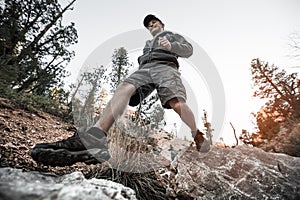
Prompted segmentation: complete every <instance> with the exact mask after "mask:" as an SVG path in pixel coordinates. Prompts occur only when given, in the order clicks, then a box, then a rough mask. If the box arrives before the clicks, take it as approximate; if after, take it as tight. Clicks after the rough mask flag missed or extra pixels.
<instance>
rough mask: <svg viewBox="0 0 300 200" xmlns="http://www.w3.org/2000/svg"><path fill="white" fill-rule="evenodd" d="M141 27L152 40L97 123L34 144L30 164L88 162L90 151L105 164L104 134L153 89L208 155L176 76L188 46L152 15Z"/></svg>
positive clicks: (105, 141)
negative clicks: (68, 136)
mask: <svg viewBox="0 0 300 200" xmlns="http://www.w3.org/2000/svg"><path fill="white" fill-rule="evenodd" d="M143 24H144V26H145V27H146V28H147V29H148V30H149V32H150V34H151V35H152V36H153V38H152V40H148V41H146V45H145V47H144V49H143V55H141V56H140V57H139V58H138V63H139V69H138V70H137V71H135V72H134V73H132V74H131V75H130V76H129V77H128V78H126V79H125V80H124V82H123V83H121V84H120V85H119V86H118V87H117V89H116V91H115V93H114V95H113V97H112V99H111V100H110V101H109V103H108V104H107V106H106V108H105V110H104V112H103V114H102V116H101V118H100V119H99V121H98V122H97V123H96V124H95V125H94V126H93V127H92V128H90V129H89V130H87V131H86V132H76V133H75V134H74V136H72V137H70V138H67V139H65V140H62V141H58V142H53V143H42V144H36V145H35V146H34V148H33V149H32V150H31V156H32V157H33V159H34V160H36V161H37V162H41V163H43V164H49V165H58V166H66V165H71V164H73V163H75V162H79V161H84V162H85V161H87V160H89V159H91V157H92V156H93V155H91V154H90V153H89V152H88V150H91V149H97V150H98V153H97V159H98V160H99V161H105V160H108V159H109V158H110V155H109V151H108V145H107V132H108V131H109V129H110V127H111V126H112V125H113V123H114V122H115V120H116V119H117V118H118V117H119V116H120V115H122V114H123V112H124V111H125V109H126V107H127V105H128V104H129V105H130V106H137V105H138V104H140V103H141V101H142V100H143V99H144V98H146V97H147V96H148V95H149V94H150V93H151V92H152V91H154V90H155V89H156V90H157V93H158V96H159V98H160V101H161V103H162V106H163V107H164V108H166V109H173V110H174V111H175V112H176V113H177V114H178V115H179V116H180V117H181V119H182V121H183V122H184V123H185V124H186V125H187V126H188V127H189V128H190V129H191V133H192V136H193V138H194V141H195V143H196V148H197V150H198V151H200V152H208V151H209V149H210V146H209V142H208V141H207V140H206V139H205V138H204V137H203V133H201V132H200V131H199V129H197V126H196V122H195V117H194V114H193V112H192V111H191V109H190V108H189V106H188V105H187V104H186V90H185V88H184V86H183V84H182V80H181V77H180V73H179V72H178V68H179V63H178V60H177V59H178V57H183V58H188V57H190V56H191V55H192V54H193V47H192V45H191V44H190V43H189V42H188V41H187V40H186V39H185V38H184V37H183V36H181V35H179V34H176V33H173V32H170V31H165V30H164V27H165V25H164V23H163V22H162V21H161V20H160V19H159V18H157V17H156V16H154V15H152V14H149V15H147V16H146V17H145V18H144V21H143ZM112 137H113V136H112ZM49 157H50V159H49Z"/></svg>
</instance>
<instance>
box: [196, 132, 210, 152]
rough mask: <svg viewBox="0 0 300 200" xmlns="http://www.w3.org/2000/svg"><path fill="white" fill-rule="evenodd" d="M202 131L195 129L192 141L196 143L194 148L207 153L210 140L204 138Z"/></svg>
mask: <svg viewBox="0 0 300 200" xmlns="http://www.w3.org/2000/svg"><path fill="white" fill-rule="evenodd" d="M203 135H204V133H202V132H200V131H199V130H197V132H196V134H195V135H194V141H195V143H196V148H197V150H198V151H200V152H202V153H207V152H209V150H210V142H209V141H208V140H207V139H205V138H204V136H203Z"/></svg>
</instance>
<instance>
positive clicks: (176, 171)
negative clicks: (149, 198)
mask: <svg viewBox="0 0 300 200" xmlns="http://www.w3.org/2000/svg"><path fill="white" fill-rule="evenodd" d="M169 184H170V185H169V186H168V187H169V188H168V190H169V195H170V196H173V197H174V198H178V199H243V200H244V199H278V200H283V199H289V200H290V199H300V158H297V157H291V156H288V155H285V154H275V153H267V152H265V151H263V150H261V149H258V148H253V147H247V146H237V147H236V148H234V149H233V148H217V147H212V149H211V151H210V152H209V153H206V154H205V153H204V154H203V153H199V152H197V151H195V149H194V147H190V148H189V149H188V150H187V151H184V152H183V153H182V155H180V156H179V155H178V156H177V157H176V159H175V160H174V161H173V162H172V163H171V174H170V175H169Z"/></svg>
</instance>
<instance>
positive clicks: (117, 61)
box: [109, 47, 132, 92]
mask: <svg viewBox="0 0 300 200" xmlns="http://www.w3.org/2000/svg"><path fill="white" fill-rule="evenodd" d="M131 66H132V64H130V63H129V58H128V53H127V50H126V49H125V48H124V47H120V48H118V49H115V50H114V53H113V55H112V71H111V72H110V74H109V79H110V86H111V92H114V91H115V90H116V88H117V87H118V85H119V84H120V83H121V81H122V80H124V78H125V77H126V76H127V75H128V69H129V67H131Z"/></svg>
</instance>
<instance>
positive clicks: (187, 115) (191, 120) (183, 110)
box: [168, 98, 197, 133]
mask: <svg viewBox="0 0 300 200" xmlns="http://www.w3.org/2000/svg"><path fill="white" fill-rule="evenodd" d="M168 103H169V105H170V106H171V108H172V109H173V110H174V111H175V112H176V113H177V114H178V115H179V116H180V118H181V120H182V121H183V122H184V123H185V124H186V125H187V126H188V127H190V129H191V132H192V133H195V132H196V131H197V126H196V122H195V117H194V114H193V112H192V110H191V109H190V108H189V106H188V105H187V104H186V103H185V102H184V101H182V100H179V99H177V98H174V99H171V100H170V101H169V102H168Z"/></svg>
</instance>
